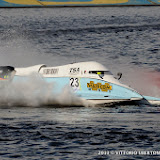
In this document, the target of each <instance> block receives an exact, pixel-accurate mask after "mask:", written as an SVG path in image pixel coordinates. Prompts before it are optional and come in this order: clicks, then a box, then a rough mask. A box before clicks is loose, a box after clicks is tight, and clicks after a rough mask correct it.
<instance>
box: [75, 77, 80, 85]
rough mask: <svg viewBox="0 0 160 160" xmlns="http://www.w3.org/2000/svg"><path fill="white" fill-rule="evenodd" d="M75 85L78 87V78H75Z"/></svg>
mask: <svg viewBox="0 0 160 160" xmlns="http://www.w3.org/2000/svg"><path fill="white" fill-rule="evenodd" d="M75 81H76V82H75V87H79V81H78V78H75Z"/></svg>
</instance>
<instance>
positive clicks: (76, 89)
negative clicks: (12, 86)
mask: <svg viewBox="0 0 160 160" xmlns="http://www.w3.org/2000/svg"><path fill="white" fill-rule="evenodd" d="M33 74H38V75H39V76H40V77H41V78H42V79H43V80H44V81H45V82H47V83H54V84H55V85H54V89H53V94H59V93H61V92H63V90H64V88H65V87H66V86H69V87H70V88H71V90H72V91H73V93H74V94H75V95H76V96H77V97H79V98H82V99H85V100H87V101H89V102H90V103H93V104H95V105H101V104H113V103H119V102H143V103H146V102H147V103H150V104H155V105H160V98H155V97H149V96H143V95H141V94H140V93H138V92H137V91H136V90H134V89H133V88H130V87H128V86H127V85H125V84H122V83H121V82H120V81H119V79H120V78H121V76H122V74H121V73H119V74H118V75H119V77H117V78H116V77H114V76H113V74H112V73H111V72H110V71H109V70H108V69H107V68H106V67H105V66H103V65H101V64H99V63H97V62H93V61H90V62H79V63H72V64H68V65H63V66H56V67H47V66H46V65H44V64H41V65H35V66H31V67H25V68H14V67H10V66H5V67H0V80H1V81H6V82H8V83H14V82H19V81H22V80H24V79H27V77H29V76H32V75H33ZM1 81H0V82H1Z"/></svg>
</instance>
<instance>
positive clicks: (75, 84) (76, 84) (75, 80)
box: [70, 78, 79, 88]
mask: <svg viewBox="0 0 160 160" xmlns="http://www.w3.org/2000/svg"><path fill="white" fill-rule="evenodd" d="M70 85H71V87H74V88H78V87H79V79H78V78H70Z"/></svg>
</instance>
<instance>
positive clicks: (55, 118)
mask: <svg viewBox="0 0 160 160" xmlns="http://www.w3.org/2000/svg"><path fill="white" fill-rule="evenodd" d="M159 42H160V12H159V7H147V8H145V7H133V8H131V7H130V8H126V7H125V8H56V9H18V10H17V9H10V10H9V9H5V10H4V9H1V10H0V64H1V65H13V66H16V67H17V66H18V67H20V66H30V65H34V64H40V63H45V64H48V65H62V64H67V63H71V62H74V61H77V62H78V61H90V60H94V61H98V62H100V63H102V64H104V65H105V66H106V67H108V68H109V69H111V70H112V72H113V73H116V72H117V70H118V71H119V70H120V71H122V72H124V73H125V74H124V77H123V79H122V81H124V82H126V83H127V84H132V85H133V86H134V87H135V88H136V89H139V90H143V91H144V92H145V91H146V89H147V88H149V90H147V91H148V93H146V94H151V95H154V96H159V97H160V92H159V88H158V85H155V84H152V82H153V81H152V80H151V81H147V82H149V83H147V84H144V80H145V79H146V77H145V78H144V77H140V75H141V72H139V71H145V72H147V73H150V71H151V72H152V73H153V72H154V71H157V72H156V75H157V76H158V75H159V71H160V63H159V59H160V43H159ZM152 78H153V77H151V79H152ZM137 79H140V80H139V81H138V80H137ZM145 82H146V81H145ZM142 84H143V85H142ZM156 84H158V83H156ZM150 86H152V87H150ZM153 86H154V87H153ZM159 135H160V107H158V106H149V105H139V106H137V105H116V106H113V107H67V108H62V107H58V106H57V107H56V106H50V107H45V106H44V107H43V106H41V107H20V106H19V107H18V106H16V105H10V106H3V107H0V159H2V160H3V159H70V160H73V159H159V158H160V155H124V154H123V155H116V154H113V155H112V154H109V155H99V151H159V150H160V148H159V146H160V137H159Z"/></svg>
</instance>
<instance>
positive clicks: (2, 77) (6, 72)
mask: <svg viewBox="0 0 160 160" xmlns="http://www.w3.org/2000/svg"><path fill="white" fill-rule="evenodd" d="M15 73H16V71H15V70H14V67H11V66H0V87H1V86H4V85H5V84H7V83H8V82H10V81H11V80H12V79H13V77H14V75H15Z"/></svg>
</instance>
